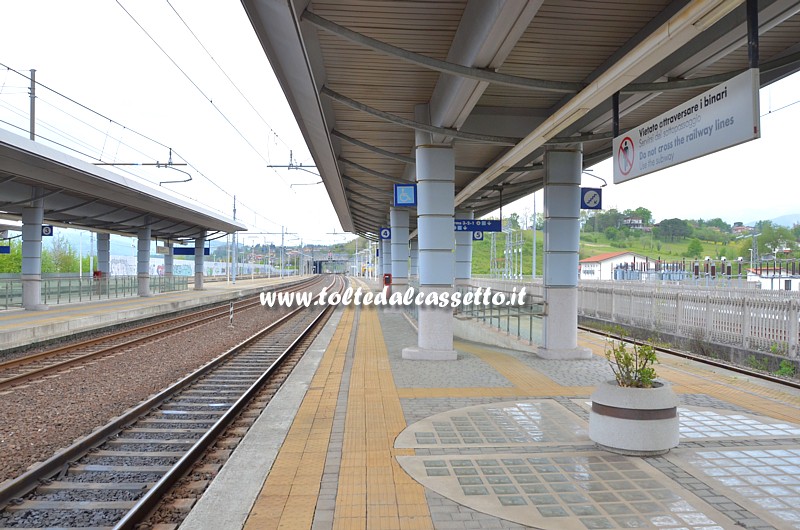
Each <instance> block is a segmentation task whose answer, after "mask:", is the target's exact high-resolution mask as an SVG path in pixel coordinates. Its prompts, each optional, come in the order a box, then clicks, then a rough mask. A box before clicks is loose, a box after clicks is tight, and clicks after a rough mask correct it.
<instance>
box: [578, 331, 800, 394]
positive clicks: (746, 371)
mask: <svg viewBox="0 0 800 530" xmlns="http://www.w3.org/2000/svg"><path fill="white" fill-rule="evenodd" d="M578 329H580V330H582V331H586V332H589V333H592V334H595V335H602V336H605V337H610V338H614V339H616V340H621V341H625V342H639V343H641V342H644V341H637V340H635V339H632V338H631V337H626V336H624V335H620V334H619V333H611V332H602V331H598V330H596V329H594V328H590V327H587V326H578ZM653 349H655V350H656V351H657V352H660V353H665V354H667V355H673V356H675V357H680V358H682V359H687V360H690V361H696V362H698V363H701V364H707V365H709V366H714V367H716V368H724V369H726V370H730V371H732V372H736V373H738V374H742V375H748V376H750V377H754V378H756V379H761V380H763V381H769V382H770V383H776V384H779V385H783V386H788V387H789V388H796V389H800V381H793V380H791V379H786V378H783V377H778V376H775V375H772V374H769V373H766V372H762V371H759V370H753V369H751V368H747V367H746V366H741V365H738V364H733V363H728V362H723V361H719V360H717V359H712V358H710V357H705V356H703V355H696V354H694V353H689V352H687V351H682V350H676V349H673V348H666V347H664V346H658V345H655V344H654V345H653Z"/></svg>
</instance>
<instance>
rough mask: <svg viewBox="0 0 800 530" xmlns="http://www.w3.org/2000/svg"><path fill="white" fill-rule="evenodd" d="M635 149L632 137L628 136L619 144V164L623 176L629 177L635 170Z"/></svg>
mask: <svg viewBox="0 0 800 530" xmlns="http://www.w3.org/2000/svg"><path fill="white" fill-rule="evenodd" d="M633 155H634V147H633V140H631V137H630V136H626V137H625V138H623V139H622V142H620V144H619V150H618V151H617V164H619V171H620V173H622V174H623V175H627V174H628V173H630V172H631V169H633V161H634V156H633Z"/></svg>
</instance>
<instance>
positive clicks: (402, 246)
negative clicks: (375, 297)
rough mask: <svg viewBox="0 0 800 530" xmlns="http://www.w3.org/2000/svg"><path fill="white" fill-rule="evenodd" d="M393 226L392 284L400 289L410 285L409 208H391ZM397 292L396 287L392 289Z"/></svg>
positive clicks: (390, 219) (390, 218) (391, 223)
mask: <svg viewBox="0 0 800 530" xmlns="http://www.w3.org/2000/svg"><path fill="white" fill-rule="evenodd" d="M389 223H390V225H391V227H392V285H396V286H397V289H396V290H400V291H405V289H406V287H407V286H408V210H405V209H401V208H392V209H391V210H389ZM392 292H395V289H393V290H392Z"/></svg>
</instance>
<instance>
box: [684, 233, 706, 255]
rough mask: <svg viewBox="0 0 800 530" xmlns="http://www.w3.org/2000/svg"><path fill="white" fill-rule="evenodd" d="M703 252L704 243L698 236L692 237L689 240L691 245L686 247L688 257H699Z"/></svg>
mask: <svg viewBox="0 0 800 530" xmlns="http://www.w3.org/2000/svg"><path fill="white" fill-rule="evenodd" d="M702 253H703V245H702V243H700V240H699V239H697V238H694V239H692V240H691V241H689V246H688V247H687V248H686V257H687V258H699V257H700V254H702Z"/></svg>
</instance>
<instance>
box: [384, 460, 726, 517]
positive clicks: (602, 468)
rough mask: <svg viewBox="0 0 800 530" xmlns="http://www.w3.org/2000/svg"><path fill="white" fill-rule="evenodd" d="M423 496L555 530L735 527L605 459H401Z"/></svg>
mask: <svg viewBox="0 0 800 530" xmlns="http://www.w3.org/2000/svg"><path fill="white" fill-rule="evenodd" d="M398 461H399V462H400V465H401V466H402V467H403V469H405V471H406V472H407V473H409V474H410V475H411V476H412V477H414V478H415V479H416V480H418V481H419V482H421V483H422V484H424V485H425V486H427V487H428V488H430V489H432V490H434V491H436V492H437V493H439V494H441V495H444V496H445V497H448V498H450V499H453V500H454V501H456V502H458V503H460V504H463V505H466V506H468V507H470V508H472V509H475V510H478V511H480V512H484V513H488V514H490V515H495V516H497V517H501V518H503V519H507V520H511V521H514V522H516V523H519V524H523V525H527V526H533V527H536V528H542V529H553V530H556V529H558V530H561V529H564V530H571V529H576V530H578V529H580V530H591V529H601V528H652V527H658V528H664V529H676V530H677V529H704V530H722V529H723V528H730V527H732V525H733V522H732V521H731V520H730V519H728V518H727V517H725V516H724V515H723V514H721V513H719V512H717V511H716V510H714V509H713V508H711V507H710V506H708V505H707V504H706V503H704V502H703V501H701V500H700V499H698V498H697V497H695V496H693V495H692V494H691V493H688V492H685V491H681V490H678V489H676V488H675V486H674V485H673V483H672V482H671V481H670V480H668V479H666V477H664V476H663V475H661V474H660V473H659V472H658V471H656V470H655V469H653V468H652V467H651V466H648V465H647V464H645V463H643V462H642V460H641V459H637V458H632V457H626V456H622V455H615V454H611V453H607V452H603V451H586V452H576V453H572V454H570V455H564V454H537V455H535V456H531V455H530V454H495V455H481V456H480V457H477V456H474V455H473V456H469V457H468V456H458V455H456V456H425V457H417V456H402V457H398Z"/></svg>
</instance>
